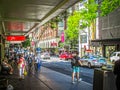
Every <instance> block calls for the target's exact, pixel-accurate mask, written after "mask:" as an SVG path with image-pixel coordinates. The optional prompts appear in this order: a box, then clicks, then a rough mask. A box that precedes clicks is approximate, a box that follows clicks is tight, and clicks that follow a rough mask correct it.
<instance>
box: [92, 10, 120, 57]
mask: <svg viewBox="0 0 120 90" xmlns="http://www.w3.org/2000/svg"><path fill="white" fill-rule="evenodd" d="M119 17H120V8H118V9H116V10H115V11H113V12H111V13H110V14H108V15H107V16H104V17H99V18H98V34H97V35H98V38H97V39H96V40H92V41H91V42H92V43H91V44H92V46H93V47H96V48H99V47H101V51H102V54H103V56H105V57H109V56H110V55H111V53H112V52H114V51H120V19H119Z"/></svg>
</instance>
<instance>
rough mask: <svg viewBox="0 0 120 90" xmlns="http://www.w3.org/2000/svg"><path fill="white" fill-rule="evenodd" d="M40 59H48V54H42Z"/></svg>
mask: <svg viewBox="0 0 120 90" xmlns="http://www.w3.org/2000/svg"><path fill="white" fill-rule="evenodd" d="M41 58H42V59H50V54H49V53H42V54H41Z"/></svg>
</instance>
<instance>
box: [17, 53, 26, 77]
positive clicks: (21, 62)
mask: <svg viewBox="0 0 120 90" xmlns="http://www.w3.org/2000/svg"><path fill="white" fill-rule="evenodd" d="M25 65H26V63H25V59H24V57H23V54H21V55H20V58H19V60H18V69H19V76H20V79H24V70H25Z"/></svg>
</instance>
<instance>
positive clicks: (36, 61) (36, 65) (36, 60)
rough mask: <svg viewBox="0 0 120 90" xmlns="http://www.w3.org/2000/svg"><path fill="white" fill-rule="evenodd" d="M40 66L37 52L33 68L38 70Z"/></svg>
mask: <svg viewBox="0 0 120 90" xmlns="http://www.w3.org/2000/svg"><path fill="white" fill-rule="evenodd" d="M40 67H41V58H40V53H38V54H37V55H36V56H35V70H36V71H39V70H40Z"/></svg>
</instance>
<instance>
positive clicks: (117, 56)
mask: <svg viewBox="0 0 120 90" xmlns="http://www.w3.org/2000/svg"><path fill="white" fill-rule="evenodd" d="M118 59H120V51H119V52H113V53H112V54H111V56H110V61H111V62H113V63H114V62H115V61H117V60H118Z"/></svg>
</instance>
